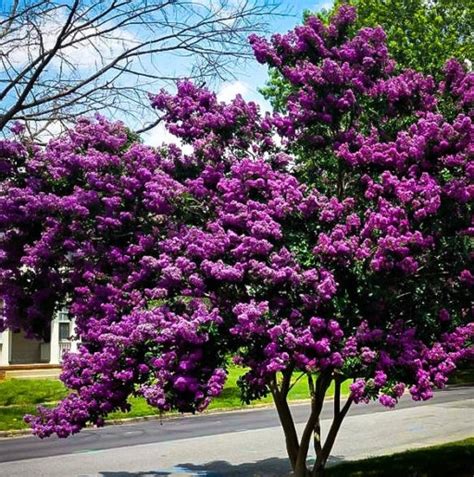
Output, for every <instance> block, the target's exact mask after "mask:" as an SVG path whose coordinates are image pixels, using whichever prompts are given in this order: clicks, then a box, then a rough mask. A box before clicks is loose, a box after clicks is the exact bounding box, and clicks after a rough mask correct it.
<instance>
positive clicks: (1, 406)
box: [0, 367, 350, 431]
mask: <svg viewBox="0 0 474 477" xmlns="http://www.w3.org/2000/svg"><path fill="white" fill-rule="evenodd" d="M241 374H242V370H241V369H239V368H237V367H232V368H230V370H229V376H228V379H227V382H226V385H225V388H224V391H223V392H222V394H221V396H219V397H218V398H216V399H215V400H214V401H213V402H212V403H211V405H210V406H209V409H210V410H217V409H226V410H228V409H239V408H245V407H246V405H245V404H242V402H241V400H240V394H239V388H238V386H237V379H238V378H239V376H240V375H241ZM349 384H350V383H349V381H346V382H345V383H343V385H342V393H343V394H347V393H348V389H349ZM307 389H308V388H307V383H306V381H305V380H304V379H301V380H300V381H298V382H297V383H296V384H295V385H294V387H293V388H292V389H291V391H290V399H291V400H298V399H307V398H308V391H307ZM333 393H334V389H333V387H331V388H329V390H328V397H330V396H332V395H333ZM66 394H67V391H66V389H65V388H64V386H63V384H62V383H61V382H60V381H58V380H56V379H8V380H6V381H0V431H8V430H14V429H25V428H26V427H27V426H26V424H25V423H24V422H23V416H24V415H25V414H32V413H34V412H35V409H36V406H37V405H38V404H43V405H46V406H52V405H53V404H54V403H55V402H56V401H58V400H59V399H61V398H62V397H64V396H65V395H66ZM271 402H272V398H271V396H267V397H266V398H264V399H261V400H260V401H256V403H255V404H269V403H271ZM130 404H131V405H132V410H131V411H130V412H128V413H123V412H114V413H112V414H110V415H109V417H108V418H109V419H123V418H128V417H142V416H151V415H156V414H158V412H157V411H156V409H154V408H152V407H151V406H149V405H148V404H147V403H146V402H145V400H144V399H143V398H135V397H132V398H130Z"/></svg>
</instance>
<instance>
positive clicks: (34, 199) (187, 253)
mask: <svg viewBox="0 0 474 477" xmlns="http://www.w3.org/2000/svg"><path fill="white" fill-rule="evenodd" d="M354 20H355V11H354V10H353V9H352V8H350V7H342V8H341V9H340V10H339V11H338V12H337V14H336V15H335V16H334V17H333V18H332V20H331V23H330V24H329V25H327V26H325V25H324V24H323V23H321V21H320V20H318V19H317V18H316V17H308V19H307V20H306V22H305V24H304V25H301V26H298V27H297V28H295V30H294V31H291V32H289V33H288V34H286V35H275V36H273V37H272V39H271V40H270V41H269V40H266V39H264V38H260V37H256V36H254V37H252V38H251V43H252V46H253V48H254V51H255V54H256V57H257V59H258V61H260V62H262V63H267V64H269V65H271V66H272V67H273V68H278V70H279V71H281V74H282V75H284V77H285V78H286V79H287V80H288V82H289V83H291V85H292V93H291V95H290V97H289V99H288V101H287V108H286V110H285V112H284V113H275V114H266V115H265V116H262V115H260V113H259V110H258V107H257V106H256V105H255V104H253V103H247V102H245V101H244V100H243V99H242V98H241V97H240V96H237V97H236V98H235V99H234V100H233V101H231V102H230V103H223V102H219V101H218V100H217V99H216V95H215V94H214V93H212V92H210V91H208V90H206V89H203V88H199V87H197V86H195V85H194V84H192V83H190V82H188V81H184V82H181V83H179V84H178V89H177V93H176V94H175V95H171V94H169V93H167V92H165V91H162V92H160V93H159V94H157V95H156V96H153V97H152V98H151V100H152V105H153V107H154V108H156V109H157V110H160V111H161V114H163V116H164V118H165V121H166V124H167V128H168V130H169V131H170V132H171V133H172V134H174V135H175V136H177V137H179V138H180V140H181V141H182V143H183V144H186V145H189V146H191V147H188V148H186V150H188V149H189V150H192V152H189V153H184V152H183V151H182V150H181V149H180V147H178V146H176V145H168V146H163V147H161V148H158V149H154V148H151V147H147V146H145V145H143V144H140V143H139V142H137V141H136V140H135V139H134V137H133V135H131V134H130V133H129V132H128V130H127V128H126V127H125V126H124V125H122V124H121V123H111V122H108V121H106V120H105V119H103V118H101V117H97V118H96V119H94V120H88V119H84V120H81V121H79V122H78V123H77V125H76V127H75V128H74V129H72V130H70V131H69V132H68V133H67V134H65V135H63V136H61V137H59V138H58V139H55V140H52V141H51V142H50V143H49V144H48V145H47V146H46V147H44V148H41V147H38V146H35V145H34V144H31V143H28V141H27V140H25V139H22V136H21V134H22V133H21V127H20V126H19V125H18V126H17V127H16V128H15V131H14V132H15V133H16V134H17V138H16V139H12V140H10V141H4V142H1V143H0V145H1V146H0V147H1V149H0V158H1V159H0V161H1V162H0V171H1V180H2V182H1V186H0V211H1V212H0V227H1V229H0V230H1V238H0V247H1V248H0V260H1V262H0V264H1V266H0V277H1V278H0V280H1V281H0V294H1V296H2V299H3V300H4V304H5V308H4V317H3V321H2V327H6V326H9V327H11V328H13V329H23V330H25V331H26V332H27V333H28V334H29V335H30V336H37V337H41V336H42V335H43V334H44V333H45V330H47V329H48V324H49V323H50V320H51V317H52V314H53V312H54V310H55V309H57V308H58V307H62V306H67V307H68V309H69V310H70V313H71V315H73V316H74V317H75V318H76V323H77V330H76V332H77V334H78V335H80V337H81V338H82V346H81V347H80V350H79V352H78V353H68V354H66V355H65V356H64V365H63V372H62V375H61V379H62V380H63V382H64V383H65V384H66V385H67V386H68V388H70V389H71V394H70V395H69V396H68V397H66V398H65V399H64V400H63V401H61V402H60V403H59V404H58V405H57V406H56V407H55V408H53V409H45V408H40V409H39V410H38V414H37V415H36V416H27V418H26V419H27V422H29V423H30V424H31V426H32V428H33V432H34V433H35V434H36V435H38V436H40V437H46V436H49V435H51V434H57V435H59V436H61V437H66V436H68V435H70V434H72V433H76V432H78V431H80V430H81V429H82V428H83V427H84V426H86V425H87V424H95V425H102V424H103V422H104V418H105V417H106V416H107V414H108V413H110V412H112V411H114V410H124V411H126V410H128V409H129V404H128V402H127V399H128V398H129V397H130V396H132V395H136V396H143V397H144V398H145V399H146V400H147V402H148V403H149V404H151V405H152V406H155V407H156V408H158V409H159V410H161V411H164V412H166V411H170V410H178V411H181V412H199V411H202V410H204V409H205V408H206V406H207V405H208V404H209V402H210V401H211V399H212V398H213V397H215V396H218V395H219V393H220V392H221V391H222V389H223V386H224V383H225V380H226V374H227V369H228V366H229V365H230V362H231V360H233V362H234V363H236V364H238V365H241V366H242V377H241V378H240V381H239V384H240V387H241V391H242V399H243V400H244V401H245V402H251V401H253V400H256V399H258V398H260V397H262V396H265V395H267V394H271V395H272V396H273V399H274V401H275V405H276V409H277V411H278V414H279V417H280V420H281V424H282V427H283V430H284V434H285V439H286V447H287V451H288V456H289V460H290V463H291V467H292V469H293V471H294V475H295V476H297V477H306V476H321V475H323V473H324V468H325V465H326V462H327V460H328V457H329V454H330V452H331V449H332V446H333V444H334V441H335V438H336V435H337V433H338V431H339V428H340V426H341V424H342V421H343V419H344V417H345V415H346V414H347V412H348V410H349V408H350V406H351V405H352V404H353V403H365V402H368V401H370V400H376V399H377V400H379V401H380V403H381V404H382V405H384V406H388V407H393V406H395V405H396V403H397V401H398V399H399V398H400V397H401V396H402V394H403V393H404V392H405V390H408V391H409V393H410V394H411V396H412V398H413V399H415V400H426V399H429V398H431V397H432V391H433V389H434V388H440V387H443V386H444V385H445V383H446V381H447V377H448V375H449V374H450V373H451V372H452V371H453V370H454V369H455V368H456V365H457V364H458V363H459V362H460V361H462V360H465V359H469V358H470V357H471V358H472V346H471V345H472V336H473V320H472V310H473V303H472V287H473V286H474V274H473V264H472V261H473V251H472V236H473V234H474V224H473V222H472V220H473V218H472V217H473V216H472V200H473V195H474V186H473V183H472V180H473V177H474V162H473V160H472V152H473V124H472V113H473V111H472V107H473V86H474V77H473V75H472V74H468V73H466V72H465V71H464V70H463V68H462V66H461V65H460V64H458V63H457V62H455V61H450V62H449V63H448V64H447V65H446V69H445V78H444V80H443V81H442V82H441V83H439V84H437V83H435V82H434V81H433V80H432V79H431V78H429V77H428V78H427V77H424V76H422V75H421V74H416V73H413V72H411V71H406V72H403V73H401V74H395V73H393V71H394V63H393V61H392V60H391V59H390V57H389V55H388V52H387V48H386V45H385V35H384V32H383V31H382V30H381V29H380V28H375V29H372V28H365V29H362V30H360V31H359V32H357V33H356V34H354V35H350V34H348V32H350V25H351V24H352V23H353V22H354ZM371 118H372V119H371ZM368 124H369V125H370V127H369V126H367V125H368ZM362 125H363V126H362ZM302 149H305V150H306V151H307V152H308V154H307V155H306V156H305V157H309V158H311V161H309V160H306V159H305V160H302V159H300V157H299V156H298V155H297V154H296V152H298V151H300V150H302ZM326 156H329V157H331V158H333V159H332V160H333V162H335V167H330V165H327V166H326V163H325V162H324V161H325V157H326ZM46 333H47V331H46ZM298 379H305V380H307V382H308V397H309V398H310V405H309V406H310V413H309V418H308V421H307V422H306V424H305V426H304V429H303V431H302V433H301V434H300V435H298V434H297V432H296V429H295V424H294V421H293V417H292V414H291V409H290V407H289V405H288V399H287V398H288V393H289V390H290V389H291V387H292V385H293V384H294V383H295V381H296V380H298ZM345 380H350V381H351V385H350V394H349V396H348V397H347V398H346V399H345V400H342V397H341V383H342V382H343V381H345ZM331 384H334V386H335V395H334V417H333V421H332V424H331V425H330V427H329V429H327V430H325V431H326V432H325V436H326V439H325V440H324V439H323V438H322V434H321V425H320V414H321V409H322V406H323V401H324V397H325V394H326V391H327V390H328V388H329V386H330V385H331ZM310 447H314V452H315V454H316V461H315V463H314V465H312V466H310V467H309V464H308V460H307V458H308V453H309V449H310Z"/></svg>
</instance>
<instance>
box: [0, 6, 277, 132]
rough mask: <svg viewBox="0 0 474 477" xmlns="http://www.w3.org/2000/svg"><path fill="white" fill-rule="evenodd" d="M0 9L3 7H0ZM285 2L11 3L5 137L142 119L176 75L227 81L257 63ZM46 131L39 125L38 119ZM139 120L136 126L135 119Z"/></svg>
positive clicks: (2, 113)
mask: <svg viewBox="0 0 474 477" xmlns="http://www.w3.org/2000/svg"><path fill="white" fill-rule="evenodd" d="M0 5H1V4H0ZM279 7H280V5H279V0H212V1H211V0H74V1H65V0H63V1H57V0H14V1H12V2H10V4H9V7H8V10H7V11H2V9H1V6H0V68H1V70H0V132H2V133H3V134H5V131H6V130H7V129H8V124H9V123H11V122H12V121H16V120H21V121H24V122H27V123H30V124H28V127H27V130H28V131H30V132H31V134H32V135H33V136H34V135H35V132H34V131H41V132H42V133H43V132H44V130H45V128H46V129H47V128H48V124H49V123H52V122H55V123H58V122H59V123H60V124H64V125H65V124H68V123H69V122H71V121H73V120H74V119H75V118H77V117H78V116H81V115H84V114H86V113H89V112H91V111H101V112H105V113H106V114H108V115H110V116H111V117H115V116H117V115H118V114H120V115H121V116H122V118H123V119H124V120H126V121H127V120H128V119H129V118H133V117H134V112H136V111H138V110H140V113H139V114H135V116H136V117H140V118H141V119H142V123H141V124H138V125H137V128H136V129H137V131H139V132H144V131H148V130H150V129H152V128H153V127H156V126H157V125H158V124H159V122H160V120H159V118H158V119H157V118H156V116H155V115H154V113H153V112H150V113H149V116H148V117H145V116H146V115H145V116H144V115H143V111H145V110H146V107H147V105H148V94H147V93H149V92H154V91H156V90H157V89H158V88H159V87H162V86H163V85H164V84H166V82H170V81H174V80H176V79H177V78H178V77H188V78H193V79H195V80H202V79H206V80H207V81H209V80H210V79H213V78H218V79H223V78H229V76H232V73H233V71H236V69H237V68H238V67H239V65H240V64H241V63H242V62H243V61H245V60H246V59H247V58H249V57H250V56H251V52H250V50H249V47H248V42H247V37H248V35H249V34H250V33H252V32H263V31H265V30H266V27H267V25H268V15H281V14H283V12H282V11H281V9H280V8H279ZM35 121H40V122H41V125H40V126H38V127H34V124H33V123H34V122H35ZM134 122H135V123H136V120H134Z"/></svg>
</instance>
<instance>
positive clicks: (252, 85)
mask: <svg viewBox="0 0 474 477" xmlns="http://www.w3.org/2000/svg"><path fill="white" fill-rule="evenodd" d="M12 1H13V0H0V17H1V16H2V14H5V13H6V12H9V11H10V9H11V6H12ZM68 1H69V0H64V3H65V4H67V2H68ZM200 1H203V2H204V1H209V2H212V1H214V0H200ZM231 1H234V0H231ZM237 1H239V0H237ZM280 1H281V11H282V12H284V13H285V15H281V16H269V17H268V31H269V35H270V34H272V33H286V32H287V31H288V30H290V29H292V28H293V27H294V26H296V25H297V24H299V23H301V21H302V17H303V12H304V11H305V10H310V11H314V12H317V11H320V10H322V9H328V8H331V6H332V4H333V0H280ZM60 15H64V12H63V11H62V10H61V12H59V13H58V12H56V17H57V18H56V17H54V16H51V19H50V20H48V22H49V23H47V24H46V26H48V25H49V24H51V25H50V26H49V30H48V29H47V28H46V26H45V28H46V29H44V30H43V33H44V32H46V33H47V34H46V35H45V36H44V41H45V42H46V43H45V44H46V46H47V47H48V44H47V43H48V42H50V43H51V46H52V45H53V44H54V42H55V41H56V34H57V32H58V31H59V30H60V29H61V28H62V17H61V16H60ZM123 34H127V35H131V36H133V35H139V34H140V33H139V31H137V32H135V31H126V32H123ZM119 39H120V38H119ZM119 39H118V40H116V41H115V40H114V41H115V42H116V43H117V45H115V44H111V43H110V41H111V40H110V39H107V40H104V41H106V44H104V45H95V47H92V46H89V45H85V46H83V47H81V48H75V49H72V50H68V59H69V61H70V62H71V64H74V65H75V67H78V68H79V69H81V68H84V71H87V70H88V69H90V68H95V67H97V65H96V61H97V58H96V56H97V55H96V51H95V48H96V47H98V48H100V49H101V51H105V52H107V51H112V50H113V51H115V50H117V51H118V50H120V49H121V48H123V46H122V44H121V42H120V41H119ZM131 40H132V41H133V38H132V39H131ZM31 54H32V51H31V50H30V49H28V48H23V49H22V48H17V49H16V50H15V51H13V53H12V54H11V57H10V60H11V61H13V62H14V63H15V64H16V63H18V64H19V65H20V64H23V63H24V62H25V61H29V59H30V58H31ZM33 54H34V51H33ZM111 54H112V53H111ZM158 61H159V62H163V63H164V64H165V65H166V68H167V70H166V72H167V73H169V75H172V74H177V75H178V76H179V75H180V74H181V73H180V65H181V64H183V65H184V64H185V63H184V62H182V60H179V61H177V60H176V58H174V57H170V58H167V57H166V55H165V56H163V55H160V56H159V58H158ZM58 64H61V63H58ZM58 64H55V63H54V61H53V62H52V63H51V67H52V68H53V69H54V68H55V67H56V68H58ZM158 67H159V68H160V69H162V68H161V65H160V64H158ZM173 69H175V71H172V70H173ZM176 69H177V71H176ZM183 71H184V70H183ZM85 74H86V73H85ZM89 74H90V73H89ZM233 75H234V77H233V78H228V79H227V80H225V81H221V82H219V83H214V84H212V85H210V86H209V87H211V88H212V89H214V90H215V91H216V93H217V95H218V98H219V99H220V100H222V101H230V100H232V99H233V98H234V97H235V96H236V94H241V95H242V96H243V97H244V99H246V100H248V101H254V102H256V103H257V104H259V105H260V107H261V109H262V110H263V111H267V110H269V109H270V105H269V103H268V102H267V101H265V99H264V98H263V97H262V95H261V94H260V93H259V92H258V89H259V88H260V87H262V86H264V84H265V81H266V79H267V68H266V67H265V66H262V65H259V64H258V63H257V61H256V60H253V59H252V60H249V61H248V62H247V64H246V65H244V66H242V65H239V66H238V67H236V70H235V71H234V72H233ZM0 76H1V75H0ZM0 79H1V78H0ZM163 86H165V85H163ZM169 86H170V85H168V86H167V87H169ZM171 87H172V86H171ZM14 100H15V99H14V98H13V97H8V98H7V99H6V100H5V103H4V104H6V105H7V106H8V101H14ZM127 123H128V124H129V126H131V127H132V128H133V127H134V125H133V124H130V123H129V121H127ZM38 124H40V123H38ZM57 126H58V131H57V132H59V130H60V128H61V126H60V125H59V123H58V125H57ZM52 133H53V134H54V133H55V131H54V128H53V131H52ZM144 139H145V140H146V141H147V142H149V143H151V144H152V145H158V144H161V143H162V142H163V141H164V142H169V141H173V142H174V140H175V138H174V139H173V138H172V137H170V135H169V134H168V133H167V132H166V131H165V130H164V129H163V128H157V129H154V130H153V131H152V132H150V134H147V135H146V137H145V138H144Z"/></svg>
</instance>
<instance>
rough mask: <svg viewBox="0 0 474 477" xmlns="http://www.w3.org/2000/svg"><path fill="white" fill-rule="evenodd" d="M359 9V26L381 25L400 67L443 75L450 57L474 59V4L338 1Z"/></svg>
mask: <svg viewBox="0 0 474 477" xmlns="http://www.w3.org/2000/svg"><path fill="white" fill-rule="evenodd" d="M344 3H348V4H350V5H353V6H354V7H356V8H357V17H358V18H357V21H356V23H355V25H354V27H355V28H356V29H358V28H362V27H363V26H371V27H376V26H379V25H380V26H381V27H382V28H383V29H384V31H385V33H386V35H387V46H388V48H389V50H390V54H391V55H392V57H393V58H394V59H395V60H396V61H397V64H398V65H399V67H400V68H411V69H414V70H416V71H421V72H423V73H425V74H430V75H432V76H434V77H437V78H439V77H440V76H441V72H442V69H443V66H444V64H445V62H446V61H447V60H449V59H450V58H456V59H457V60H458V61H460V62H463V61H464V60H469V61H471V62H472V61H473V60H474V32H473V29H472V25H473V24H474V5H473V4H472V2H470V1H466V0H461V1H455V0H432V1H425V0H387V1H380V0H349V1H348V2H346V1H345V0H337V1H336V2H335V7H334V9H337V8H338V7H339V6H340V5H343V4H344Z"/></svg>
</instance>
